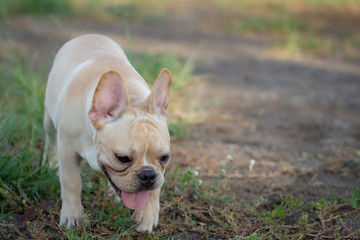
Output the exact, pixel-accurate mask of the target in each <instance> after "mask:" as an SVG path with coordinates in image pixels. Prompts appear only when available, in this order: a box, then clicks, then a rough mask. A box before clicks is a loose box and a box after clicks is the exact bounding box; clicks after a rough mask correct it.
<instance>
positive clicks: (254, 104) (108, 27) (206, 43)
mask: <svg viewBox="0 0 360 240" xmlns="http://www.w3.org/2000/svg"><path fill="white" fill-rule="evenodd" d="M127 28H128V29H129V30H130V32H131V48H132V50H133V51H134V52H135V53H139V54H140V53H143V52H146V53H164V52H166V53H173V54H175V55H177V56H180V57H181V58H182V59H188V58H190V57H194V58H195V59H196V70H195V76H200V77H201V78H202V79H205V80H206V84H203V85H202V86H201V87H200V88H196V89H190V90H189V93H188V99H189V101H190V100H191V99H192V97H191V96H193V97H194V99H196V102H195V103H189V106H190V105H191V106H192V108H193V109H194V108H195V110H196V109H197V110H196V111H198V113H197V115H196V116H197V117H198V119H195V121H194V122H195V123H194V124H192V125H190V126H189V127H190V128H191V129H192V132H193V137H191V138H187V139H184V140H177V141H174V142H173V145H172V148H173V150H172V156H173V161H177V162H179V163H180V164H181V165H185V166H192V167H194V168H196V169H198V170H199V172H200V177H201V178H203V179H205V180H206V179H207V180H211V181H214V180H215V181H220V183H221V184H223V185H224V186H227V187H228V188H229V189H230V190H231V191H233V192H234V193H235V194H236V198H237V200H238V201H240V202H245V201H251V200H255V199H258V198H259V197H260V196H264V197H265V198H267V199H268V200H269V201H268V204H269V205H270V206H269V207H271V206H272V205H276V204H279V202H280V201H281V199H282V198H283V197H285V196H288V195H290V194H293V195H294V196H296V197H299V198H300V199H303V200H315V199H320V198H327V199H329V198H333V197H334V195H333V193H332V192H336V193H337V194H339V196H341V197H348V196H349V195H350V191H351V190H352V189H354V188H355V187H359V186H360V153H357V151H358V150H360V95H359V93H360V68H359V63H356V62H346V61H339V60H332V59H322V60H319V59H317V60H316V59H304V58H302V59H295V60H294V59H284V58H282V59H281V58H276V57H275V56H274V55H273V54H268V52H269V51H268V50H269V45H268V44H267V41H266V40H264V39H256V38H245V37H241V36H227V35H224V34H221V33H216V32H213V31H210V30H209V29H207V28H203V29H202V28H201V27H199V26H197V27H194V26H192V25H191V24H189V22H187V21H186V20H183V21H176V20H174V21H172V22H168V23H162V24H159V23H154V22H146V23H145V22H143V23H131V24H125V23H122V22H118V23H96V22H91V21H88V22H84V21H77V20H68V21H64V20H61V21H59V20H56V19H50V20H49V19H37V18H25V17H23V18H13V19H10V20H9V21H8V27H7V28H5V27H4V26H1V29H0V30H1V31H2V33H1V35H2V36H3V37H5V39H8V40H7V41H6V43H5V44H8V45H9V46H14V45H17V46H20V49H21V50H22V51H24V52H25V53H27V54H28V56H29V57H30V58H31V60H32V62H42V61H45V60H49V59H52V58H53V56H54V55H55V53H56V51H57V50H58V48H59V47H60V45H61V44H62V43H64V41H66V40H67V39H69V38H71V37H75V36H78V35H81V34H85V33H101V34H105V35H107V36H109V37H111V38H113V39H114V40H116V41H117V42H119V43H120V44H121V45H122V46H123V47H124V48H129V47H130V46H129V44H128V37H127V36H126V31H127V30H126V29H127ZM194 104H196V106H195V107H194V106H193V105H194ZM191 111H194V110H191ZM201 113H204V114H203V115H201ZM197 120H198V121H197ZM251 159H254V160H255V165H254V167H253V170H252V171H248V167H249V163H250V160H251ZM224 164H226V174H225V175H226V178H225V179H224V180H221V179H220V178H219V176H220V174H221V173H222V172H221V169H222V168H224ZM222 166H223V167H222ZM329 189H331V190H329Z"/></svg>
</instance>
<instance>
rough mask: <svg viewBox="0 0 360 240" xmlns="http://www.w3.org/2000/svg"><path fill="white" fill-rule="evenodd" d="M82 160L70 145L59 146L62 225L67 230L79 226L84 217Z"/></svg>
mask: <svg viewBox="0 0 360 240" xmlns="http://www.w3.org/2000/svg"><path fill="white" fill-rule="evenodd" d="M80 162H81V158H80V157H79V156H78V155H77V154H76V153H75V152H73V151H72V148H71V146H70V145H66V144H63V145H62V146H61V145H60V146H59V174H60V184H61V199H62V206H61V212H60V225H61V226H63V225H65V226H66V227H67V228H70V227H71V226H78V225H79V224H80V222H81V219H82V218H83V216H84V211H83V207H82V205H81V187H82V186H81V184H82V183H81V177H80Z"/></svg>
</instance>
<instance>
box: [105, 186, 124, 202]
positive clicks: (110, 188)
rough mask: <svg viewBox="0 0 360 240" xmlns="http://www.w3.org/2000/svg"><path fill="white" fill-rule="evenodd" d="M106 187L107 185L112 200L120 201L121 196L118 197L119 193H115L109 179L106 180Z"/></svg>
mask: <svg viewBox="0 0 360 240" xmlns="http://www.w3.org/2000/svg"><path fill="white" fill-rule="evenodd" d="M108 187H109V193H110V196H112V197H113V198H114V202H115V203H121V198H120V197H119V195H117V193H116V191H115V189H114V188H113V186H111V184H110V182H109V181H108Z"/></svg>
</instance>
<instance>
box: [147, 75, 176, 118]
mask: <svg viewBox="0 0 360 240" xmlns="http://www.w3.org/2000/svg"><path fill="white" fill-rule="evenodd" d="M171 81H172V77H171V73H170V72H169V70H167V69H166V68H164V69H162V70H161V72H160V73H159V76H158V77H157V79H156V81H155V83H154V85H153V88H152V91H151V94H150V96H149V98H148V104H149V112H150V114H152V113H156V114H160V115H163V116H167V107H168V104H169V100H170V86H171Z"/></svg>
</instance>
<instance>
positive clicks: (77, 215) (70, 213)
mask: <svg viewBox="0 0 360 240" xmlns="http://www.w3.org/2000/svg"><path fill="white" fill-rule="evenodd" d="M83 218H84V210H83V207H82V206H80V207H78V208H76V209H69V208H66V207H64V206H63V207H62V208H61V212H60V226H65V227H66V228H67V229H70V228H71V227H77V226H79V225H80V224H81V221H82V219H83Z"/></svg>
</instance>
